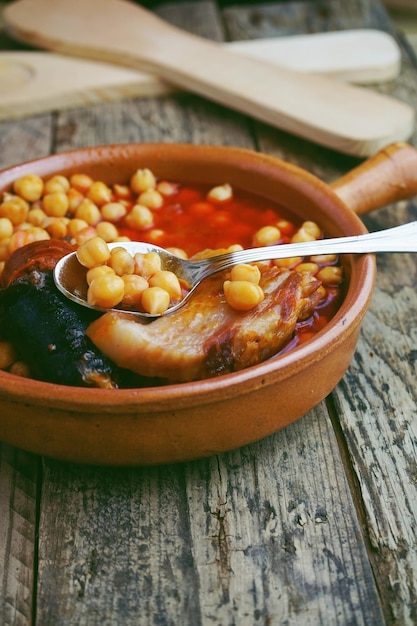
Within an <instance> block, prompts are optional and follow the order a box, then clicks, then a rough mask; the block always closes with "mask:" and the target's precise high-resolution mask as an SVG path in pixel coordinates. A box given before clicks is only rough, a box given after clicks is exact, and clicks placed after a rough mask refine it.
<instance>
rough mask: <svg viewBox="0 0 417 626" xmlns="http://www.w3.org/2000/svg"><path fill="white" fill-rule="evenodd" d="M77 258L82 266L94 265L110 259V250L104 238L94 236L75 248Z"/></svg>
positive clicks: (89, 266) (90, 266)
mask: <svg viewBox="0 0 417 626" xmlns="http://www.w3.org/2000/svg"><path fill="white" fill-rule="evenodd" d="M77 259H78V261H79V262H80V263H81V265H84V267H88V268H92V267H96V266H97V265H103V264H104V263H106V262H107V261H108V260H109V259H110V250H109V248H108V246H107V243H106V242H105V241H104V239H102V238H101V237H97V236H96V237H93V238H92V239H89V240H88V241H86V242H85V243H83V244H81V246H80V247H79V248H78V250H77Z"/></svg>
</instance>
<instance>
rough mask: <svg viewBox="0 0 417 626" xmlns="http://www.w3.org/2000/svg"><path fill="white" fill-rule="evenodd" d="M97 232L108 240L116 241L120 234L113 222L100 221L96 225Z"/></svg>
mask: <svg viewBox="0 0 417 626" xmlns="http://www.w3.org/2000/svg"><path fill="white" fill-rule="evenodd" d="M96 232H97V235H98V236H99V237H101V238H102V239H104V241H107V242H111V241H116V239H117V237H118V236H119V231H118V230H117V228H116V226H115V225H114V224H112V223H111V222H99V223H98V224H97V226H96Z"/></svg>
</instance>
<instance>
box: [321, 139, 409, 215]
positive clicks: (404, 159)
mask: <svg viewBox="0 0 417 626" xmlns="http://www.w3.org/2000/svg"><path fill="white" fill-rule="evenodd" d="M330 187H331V188H332V189H333V191H335V193H336V194H337V195H338V196H339V198H340V199H341V200H343V202H344V203H345V204H346V206H348V207H349V208H350V209H351V210H352V211H354V213H356V214H357V215H363V214H365V213H368V212H369V211H373V210H374V209H378V208H380V207H382V206H385V205H387V204H391V203H393V202H399V201H400V200H405V199H407V198H411V197H412V196H414V195H416V194H417V150H416V149H415V148H413V146H411V145H410V144H408V143H404V142H397V143H393V144H391V145H389V146H387V147H386V148H383V149H382V150H380V151H379V152H377V153H376V154H375V155H374V156H372V157H370V158H369V159H367V160H366V161H364V162H363V163H361V164H360V165H358V167H355V168H354V169H353V170H351V171H350V172H348V173H347V174H346V175H345V176H342V178H339V179H338V180H336V181H334V182H333V183H331V185H330Z"/></svg>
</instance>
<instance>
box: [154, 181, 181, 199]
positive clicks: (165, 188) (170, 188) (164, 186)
mask: <svg viewBox="0 0 417 626" xmlns="http://www.w3.org/2000/svg"><path fill="white" fill-rule="evenodd" d="M156 188H157V190H158V191H159V193H161V194H162V195H163V196H174V195H175V194H176V193H178V185H177V183H171V182H169V181H167V180H161V182H159V183H158V184H157V186H156Z"/></svg>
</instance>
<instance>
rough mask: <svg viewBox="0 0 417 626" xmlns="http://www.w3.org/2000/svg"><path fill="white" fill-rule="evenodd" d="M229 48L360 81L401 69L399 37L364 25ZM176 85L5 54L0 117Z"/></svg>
mask: <svg viewBox="0 0 417 626" xmlns="http://www.w3.org/2000/svg"><path fill="white" fill-rule="evenodd" d="M224 45H225V46H226V47H227V48H228V49H229V50H232V51H233V52H236V53H238V54H243V55H246V56H252V57H255V58H258V59H262V61H264V62H265V63H274V64H276V65H280V66H283V67H291V68H292V69H294V70H297V71H306V72H316V73H321V74H326V75H327V76H331V77H332V78H335V79H337V80H343V81H349V82H353V83H358V84H359V83H360V84H362V83H363V84H366V83H367V82H371V83H376V82H381V81H384V80H386V81H387V80H392V79H393V78H395V77H396V76H397V75H398V74H399V71H400V67H401V51H400V49H399V47H398V45H397V44H396V42H395V39H394V38H393V37H391V36H390V35H388V33H384V32H382V31H378V30H374V29H366V28H364V29H360V30H342V31H336V32H326V33H314V34H311V35H291V36H287V37H273V38H272V37H271V38H266V39H251V40H249V41H236V42H230V43H225V44H224ZM63 76H65V80H62V77H63ZM174 89H175V87H173V85H172V84H168V83H166V82H164V81H162V80H160V79H159V78H158V77H157V76H154V75H151V74H145V73H144V72H139V71H138V70H133V69H130V68H126V67H121V66H120V65H114V64H113V63H112V64H110V63H103V62H100V61H91V60H87V59H78V58H75V57H70V56H64V55H62V54H58V53H56V52H39V51H16V52H8V51H2V52H0V120H6V119H18V118H21V117H24V116H28V115H33V114H36V113H43V112H46V111H51V110H54V109H59V110H63V109H68V108H72V107H77V106H86V105H88V104H94V103H97V102H109V101H114V100H120V99H122V98H132V97H143V96H145V97H146V96H159V95H163V94H167V93H170V92H172V91H173V90H174Z"/></svg>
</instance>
